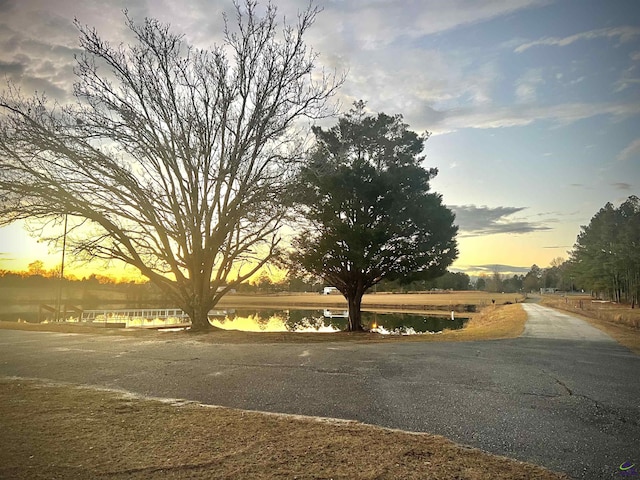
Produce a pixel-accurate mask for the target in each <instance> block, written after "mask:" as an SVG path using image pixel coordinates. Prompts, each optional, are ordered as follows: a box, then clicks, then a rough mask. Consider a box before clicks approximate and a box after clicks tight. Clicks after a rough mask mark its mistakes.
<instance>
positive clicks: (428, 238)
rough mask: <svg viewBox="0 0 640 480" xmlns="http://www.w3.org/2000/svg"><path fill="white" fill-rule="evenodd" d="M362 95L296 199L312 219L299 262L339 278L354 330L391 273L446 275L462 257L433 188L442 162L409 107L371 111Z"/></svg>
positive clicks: (304, 177) (331, 132)
mask: <svg viewBox="0 0 640 480" xmlns="http://www.w3.org/2000/svg"><path fill="white" fill-rule="evenodd" d="M364 110H365V104H364V103H363V102H356V103H355V104H354V108H353V109H352V110H351V111H350V113H349V114H347V115H346V116H344V117H343V118H341V119H340V120H339V122H338V124H337V125H336V126H334V127H332V128H330V129H328V130H323V129H322V128H315V129H314V133H315V135H316V140H317V148H316V150H315V153H314V154H313V155H312V157H311V158H310V160H309V162H308V163H307V164H306V165H305V166H304V167H303V168H302V169H301V172H300V177H299V181H300V187H299V189H298V195H297V203H298V205H299V206H300V209H301V212H302V213H303V216H304V217H305V218H306V225H305V227H304V228H303V229H302V231H301V233H300V234H299V235H298V237H297V238H296V239H295V241H294V246H295V247H296V248H297V252H295V253H294V254H293V255H292V260H293V263H294V264H297V265H299V266H302V267H303V268H304V269H306V270H307V271H309V272H311V273H313V274H316V275H318V276H321V277H322V278H324V279H325V281H327V282H328V283H329V284H330V285H333V286H335V287H336V288H337V289H338V290H339V291H340V292H341V293H342V294H343V295H344V296H345V298H346V299H347V301H348V304H349V322H348V329H349V330H351V331H353V330H361V329H362V325H361V323H360V305H361V300H362V295H363V294H364V293H365V292H366V291H367V290H368V289H369V288H371V287H372V286H374V285H376V284H377V283H378V282H380V281H381V280H383V279H387V280H400V281H402V282H411V281H413V280H426V279H430V278H434V277H437V276H440V275H442V274H443V273H444V272H445V271H446V268H447V266H449V265H450V264H451V263H452V262H453V260H454V259H455V258H456V256H457V254H458V251H457V248H456V240H455V235H456V232H457V227H456V226H455V225H453V221H454V215H453V213H452V212H451V211H450V210H449V209H448V208H446V207H445V206H444V205H443V204H442V197H441V195H439V194H436V193H430V192H429V181H430V180H431V179H432V178H433V177H434V176H435V175H436V174H437V170H436V169H428V170H427V169H425V168H423V167H422V166H421V165H420V164H421V162H422V160H423V159H424V157H423V156H421V152H422V150H423V148H424V143H425V141H426V139H427V136H426V135H424V136H420V135H417V134H416V133H415V132H412V131H410V130H408V128H407V125H406V124H404V123H403V122H402V117H401V116H400V115H396V116H388V115H386V114H384V113H380V114H378V115H373V116H368V115H365V111H364Z"/></svg>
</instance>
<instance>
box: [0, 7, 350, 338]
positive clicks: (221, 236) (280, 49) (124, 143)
mask: <svg viewBox="0 0 640 480" xmlns="http://www.w3.org/2000/svg"><path fill="white" fill-rule="evenodd" d="M235 6H236V12H237V23H235V24H233V22H230V21H229V20H228V19H227V18H225V25H226V28H225V32H224V41H223V42H222V44H221V45H219V46H216V47H213V48H212V49H209V50H199V49H196V48H194V47H193V46H191V45H189V44H187V43H186V42H185V40H184V38H183V37H182V36H180V35H176V34H174V33H172V32H171V31H170V28H169V26H168V25H163V24H161V23H159V22H158V21H156V20H153V19H146V20H145V21H144V22H143V23H142V24H137V23H135V22H134V21H133V20H132V19H130V18H129V17H128V15H126V13H125V16H126V21H127V24H128V27H129V28H130V30H131V32H132V33H133V35H134V38H135V42H134V43H132V44H131V45H127V46H123V45H111V44H110V43H109V42H107V41H105V40H103V39H102V38H101V37H100V36H99V34H98V33H97V32H96V31H95V30H94V29H90V28H88V27H84V26H82V25H80V24H79V23H78V22H77V21H76V25H77V28H78V29H79V32H80V44H81V47H82V49H83V54H82V55H80V56H78V58H77V65H76V69H75V73H76V76H77V82H76V83H75V85H74V95H75V97H76V99H77V102H76V103H74V104H73V105H57V104H53V105H51V104H50V102H48V101H47V99H46V97H45V96H42V95H40V96H38V95H36V96H35V97H31V98H24V97H23V96H22V95H21V94H20V92H19V91H18V90H17V89H16V88H14V87H13V86H11V85H9V86H8V88H7V90H6V91H5V92H4V93H3V94H2V95H1V96H0V107H1V108H0V112H1V113H0V224H8V223H10V222H12V221H14V220H17V219H27V218H52V216H56V215H57V216H60V215H63V214H67V215H70V216H71V217H72V218H75V219H76V223H78V222H81V223H83V226H82V228H81V229H77V230H76V234H75V236H74V241H73V242H72V245H71V247H72V248H73V251H74V252H75V253H76V255H80V254H82V255H84V256H86V257H88V258H99V259H117V260H121V261H123V262H125V263H127V264H130V265H133V266H135V267H136V268H138V269H139V270H140V271H141V272H142V274H143V275H145V276H146V277H148V278H149V279H150V280H151V281H153V282H154V283H155V284H157V285H158V286H160V287H161V288H162V289H163V290H164V291H165V292H166V294H167V295H168V296H170V297H171V298H172V299H174V301H175V302H176V303H177V304H178V305H179V306H180V307H181V308H182V309H184V311H185V312H186V313H187V314H188V315H189V316H190V317H191V320H192V329H193V330H199V329H207V328H209V322H208V319H207V313H208V311H209V310H210V309H211V308H212V307H213V306H214V305H215V304H216V303H217V302H218V301H219V299H220V298H221V297H222V296H223V295H224V294H225V293H226V292H227V291H228V290H229V289H230V288H232V287H233V286H234V285H235V284H237V283H239V282H241V281H243V280H245V279H247V278H248V277H250V276H251V275H253V274H254V273H255V272H256V271H258V270H259V269H260V268H261V267H262V266H263V265H264V264H265V263H266V262H268V261H269V260H270V259H271V258H272V257H273V256H274V255H275V253H276V252H277V246H278V242H279V236H278V229H279V227H280V225H281V223H282V222H283V219H284V217H285V215H286V213H287V201H286V197H287V193H288V189H289V186H290V183H289V181H290V178H291V174H290V172H291V170H292V169H291V168H290V166H291V162H292V160H295V159H296V158H299V156H300V154H301V145H300V141H299V139H300V138H301V135H300V128H301V127H300V126H301V124H302V122H301V120H304V119H305V118H317V117H320V116H323V115H325V114H327V113H328V101H329V99H330V97H331V96H332V95H333V93H334V92H335V90H336V88H337V87H338V86H339V84H340V83H341V79H338V78H336V76H335V75H327V74H325V73H324V72H319V73H318V72H317V71H316V70H315V69H314V64H315V61H316V58H317V55H316V54H315V53H314V52H313V51H311V50H310V49H308V48H307V47H306V45H305V43H304V41H303V36H304V34H305V32H306V31H307V30H308V28H309V27H310V26H311V25H312V23H313V22H314V19H315V18H316V15H317V14H318V9H317V8H315V7H313V6H309V8H308V9H307V10H305V11H304V12H302V13H300V14H299V15H298V19H297V23H296V24H294V25H292V24H284V25H282V26H279V25H278V22H277V12H276V8H275V7H274V6H273V5H271V4H269V5H267V6H266V12H265V13H264V14H263V15H259V14H258V5H257V2H255V1H252V0H247V1H246V3H244V4H243V5H240V4H237V3H236V4H235ZM232 24H233V25H234V28H232ZM239 265H244V266H245V268H244V269H239V268H238V266H239Z"/></svg>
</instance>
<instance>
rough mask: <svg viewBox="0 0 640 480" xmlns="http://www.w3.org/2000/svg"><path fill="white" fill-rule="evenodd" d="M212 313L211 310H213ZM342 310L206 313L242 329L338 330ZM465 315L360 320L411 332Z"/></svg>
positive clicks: (457, 324) (455, 323) (454, 325)
mask: <svg viewBox="0 0 640 480" xmlns="http://www.w3.org/2000/svg"><path fill="white" fill-rule="evenodd" d="M212 313H213V312H212ZM347 318H348V312H346V311H345V310H244V309H239V310H229V311H226V312H216V313H215V314H212V315H210V316H209V320H210V322H211V324H212V325H214V326H216V327H219V328H222V329H225V330H240V331H244V332H327V333H331V332H338V331H341V330H344V329H346V327H347ZM467 320H468V318H462V317H460V318H456V319H454V320H452V319H451V318H450V317H444V316H431V315H416V314H408V313H376V312H362V323H363V325H365V327H366V328H368V329H370V330H371V331H374V332H378V333H382V334H395V335H411V334H418V333H436V332H441V331H442V330H445V329H459V328H462V327H463V326H464V324H465V323H466V322H467Z"/></svg>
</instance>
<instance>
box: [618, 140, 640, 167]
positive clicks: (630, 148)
mask: <svg viewBox="0 0 640 480" xmlns="http://www.w3.org/2000/svg"><path fill="white" fill-rule="evenodd" d="M637 156H640V138H636V139H635V140H634V141H633V142H631V143H630V144H629V145H627V146H626V148H625V149H624V150H622V151H621V152H620V153H619V154H618V156H617V157H616V159H617V160H620V161H625V160H629V159H630V158H633V157H637Z"/></svg>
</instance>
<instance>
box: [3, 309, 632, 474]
mask: <svg viewBox="0 0 640 480" xmlns="http://www.w3.org/2000/svg"><path fill="white" fill-rule="evenodd" d="M525 308H526V309H527V311H528V313H529V315H530V317H529V321H528V323H527V328H526V331H525V333H524V335H523V336H522V337H521V338H518V339H512V340H501V341H485V342H468V343H406V344H397V343H393V344H391V343H389V344H384V343H382V344H375V345H359V344H358V345H356V344H348V343H329V344H304V345H211V344H200V343H197V342H195V341H190V340H181V341H179V340H168V339H167V340H162V339H161V340H156V341H149V340H144V341H141V340H140V339H132V338H124V337H103V336H93V335H70V334H55V333H34V332H19V331H8V330H3V331H0V375H3V376H22V377H37V378H46V379H52V380H57V381H68V382H73V383H78V384H91V385H100V386H107V387H110V388H119V389H125V390H129V391H133V392H137V393H141V394H144V395H151V396H159V397H172V398H186V399H191V400H195V401H199V402H203V403H208V404H217V405H225V406H230V407H238V408H245V409H253V410H263V411H271V412H284V413H294V414H304V415H317V416H323V417H337V418H348V419H356V420H360V421H363V422H366V423H371V424H378V425H382V426H386V427H393V428H399V429H403V430H412V431H424V432H431V433H436V434H441V435H444V436H446V437H449V438H451V439H453V440H455V441H458V442H461V443H464V444H467V445H472V446H476V447H479V448H482V449H484V450H487V451H490V452H494V453H497V454H501V455H506V456H509V457H513V458H518V459H521V460H525V461H532V462H535V463H538V464H541V465H545V466H547V467H549V468H552V469H555V470H559V471H564V472H566V473H568V474H569V475H571V476H572V477H575V478H585V479H601V478H617V477H619V476H620V475H619V474H617V473H616V471H617V469H618V466H619V465H620V464H621V463H622V462H625V461H635V462H636V463H637V464H640V357H639V356H637V355H634V354H633V353H631V352H629V351H628V350H627V349H625V348H624V347H621V346H619V345H618V344H617V343H616V342H614V341H613V340H611V339H610V338H609V337H607V336H605V335H602V334H600V332H599V331H597V330H595V331H594V330H592V329H591V327H589V326H588V325H586V324H585V323H584V322H581V321H577V320H576V319H574V318H571V317H569V316H566V315H563V314H560V315H557V314H556V313H555V312H553V311H551V310H548V309H545V308H544V307H540V306H537V305H525ZM555 337H559V338H555Z"/></svg>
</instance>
